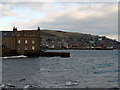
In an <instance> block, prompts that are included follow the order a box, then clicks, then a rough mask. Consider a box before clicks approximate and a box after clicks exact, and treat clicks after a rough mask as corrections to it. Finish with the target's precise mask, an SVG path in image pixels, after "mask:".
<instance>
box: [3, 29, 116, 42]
mask: <svg viewBox="0 0 120 90" xmlns="http://www.w3.org/2000/svg"><path fill="white" fill-rule="evenodd" d="M22 30H37V28H36V29H18V28H17V31H22ZM40 30H48V31H62V32H68V33H69V32H70V31H67V30H61V29H48V28H44V29H43V28H42V29H41V28H40ZM4 31H13V29H12V30H10V29H8V30H4ZM70 33H80V34H90V35H92V36H99V37H104V36H105V35H97V34H91V33H81V32H72V31H71V32H70ZM105 37H106V38H109V39H112V40H116V41H118V40H117V39H114V38H110V37H108V36H105Z"/></svg>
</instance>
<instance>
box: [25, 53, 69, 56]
mask: <svg viewBox="0 0 120 90" xmlns="http://www.w3.org/2000/svg"><path fill="white" fill-rule="evenodd" d="M25 56H28V57H34V56H42V57H57V56H59V57H70V53H69V52H40V53H29V54H25Z"/></svg>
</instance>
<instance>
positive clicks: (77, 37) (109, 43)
mask: <svg viewBox="0 0 120 90" xmlns="http://www.w3.org/2000/svg"><path fill="white" fill-rule="evenodd" d="M41 37H42V43H43V45H45V43H47V44H52V45H54V44H55V45H58V44H60V43H61V44H64V43H66V44H68V45H69V46H70V45H73V44H76V45H79V46H80V47H114V48H119V47H118V46H120V43H119V42H117V41H116V40H112V39H109V38H106V37H105V36H102V37H100V36H98V35H90V34H82V33H76V32H75V33H74V32H64V31H57V30H41Z"/></svg>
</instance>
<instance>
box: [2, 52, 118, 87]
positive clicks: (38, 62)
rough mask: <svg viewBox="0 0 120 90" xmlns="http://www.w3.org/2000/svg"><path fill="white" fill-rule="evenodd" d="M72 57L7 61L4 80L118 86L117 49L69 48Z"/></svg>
mask: <svg viewBox="0 0 120 90" xmlns="http://www.w3.org/2000/svg"><path fill="white" fill-rule="evenodd" d="M68 52H70V53H71V56H70V58H61V57H36V58H19V59H6V60H3V83H4V84H8V83H11V84H15V85H16V86H17V87H23V86H25V85H26V84H32V85H34V86H35V87H42V88H43V87H45V88H50V87H53V88H86V87H90V88H92V87H93V88H95V87H97V88H107V87H118V51H117V50H106V51H105V50H70V51H69V50H68Z"/></svg>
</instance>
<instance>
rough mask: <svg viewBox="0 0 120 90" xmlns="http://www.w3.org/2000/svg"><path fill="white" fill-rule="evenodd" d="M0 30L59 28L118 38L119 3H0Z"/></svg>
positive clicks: (66, 30)
mask: <svg viewBox="0 0 120 90" xmlns="http://www.w3.org/2000/svg"><path fill="white" fill-rule="evenodd" d="M0 7H1V9H0V11H2V15H1V17H0V19H1V21H2V22H0V25H1V26H0V27H1V29H0V30H12V26H17V28H18V30H22V29H23V28H31V29H30V30H32V29H37V26H40V27H42V29H44V28H47V29H49V30H62V31H64V30H65V32H77V33H84V34H91V35H99V36H106V37H109V38H111V39H116V40H117V41H118V16H117V15H118V3H115V2H112V3H94V2H87V3H85V2H84V3H75V2H72V3H69V2H67V3H60V2H59V3H58V2H57V3H56V2H51V3H48V2H46V3H45V2H44V3H43V2H39V3H38V2H37V3H36V2H33V3H30V2H14V3H7V2H6V3H5V2H4V3H0Z"/></svg>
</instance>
